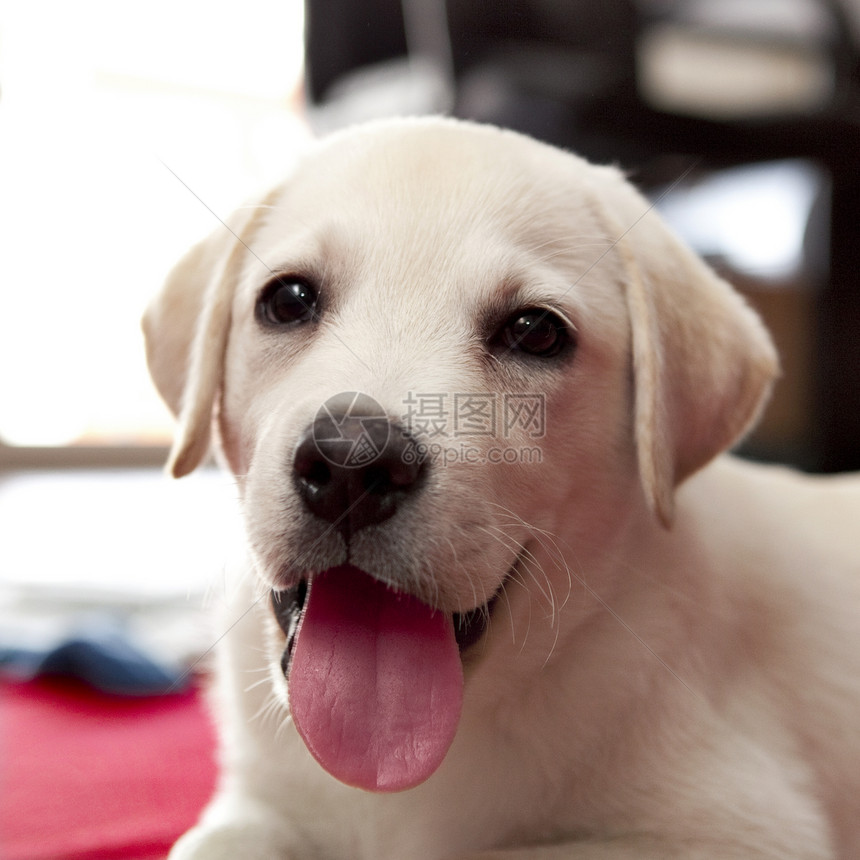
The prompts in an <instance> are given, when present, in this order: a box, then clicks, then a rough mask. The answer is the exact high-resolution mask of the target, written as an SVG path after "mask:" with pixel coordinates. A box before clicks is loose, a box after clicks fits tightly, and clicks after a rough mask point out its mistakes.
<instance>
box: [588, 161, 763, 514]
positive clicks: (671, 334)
mask: <svg viewBox="0 0 860 860" xmlns="http://www.w3.org/2000/svg"><path fill="white" fill-rule="evenodd" d="M599 172H601V173H603V174H604V178H605V179H606V182H605V184H604V183H603V182H601V183H599V184H598V185H597V187H596V188H595V191H596V193H597V200H596V203H597V206H598V208H599V209H600V210H601V213H602V214H603V216H604V218H605V222H606V227H607V229H608V230H609V232H610V239H612V240H614V241H615V243H616V244H615V250H616V253H617V254H618V256H619V257H620V260H621V263H622V267H623V270H624V277H625V281H626V283H625V288H626V296H627V307H628V311H629V315H630V323H631V331H632V360H633V376H634V399H635V402H634V427H635V434H636V451H637V455H638V460H639V473H640V478H641V481H642V485H643V487H644V489H645V493H646V496H647V498H648V501H649V504H650V505H651V507H652V509H653V510H654V512H655V513H656V514H657V516H658V517H659V518H660V520H661V521H662V522H663V524H664V525H667V526H668V525H669V524H670V523H671V521H672V515H673V502H674V489H675V487H676V486H677V485H678V484H679V483H680V482H681V481H683V480H684V479H685V478H687V477H688V476H690V475H691V474H692V473H693V472H695V471H696V470H698V469H700V468H701V467H702V466H704V465H705V464H706V463H707V462H709V461H710V460H711V459H712V458H713V457H715V456H716V455H717V454H719V453H720V452H722V451H724V450H726V449H728V448H730V447H731V446H732V445H734V444H735V443H736V442H738V441H739V439H740V438H741V437H742V436H743V434H744V433H745V432H746V431H747V430H748V429H749V428H750V427H751V425H752V424H753V423H754V421H755V420H756V418H757V417H758V415H759V412H760V411H761V408H762V407H763V405H764V403H765V402H766V400H767V396H768V394H769V392H770V389H771V386H772V384H773V380H774V379H775V377H776V375H777V373H778V364H779V362H778V358H777V355H776V350H775V349H774V346H773V343H772V341H771V339H770V336H769V335H768V333H767V331H766V330H765V328H764V326H763V325H762V322H761V320H760V319H759V317H758V316H757V314H756V313H755V312H754V311H753V310H752V309H751V308H750V307H749V306H748V305H747V304H746V302H745V301H744V299H743V298H742V297H741V296H740V295H739V294H738V293H737V292H736V291H735V290H734V289H733V288H732V287H730V286H729V285H728V284H727V283H726V282H725V281H723V280H722V279H721V278H719V277H717V275H716V274H715V273H714V272H713V271H712V270H711V269H710V268H709V267H708V266H707V265H706V264H705V263H704V262H703V261H702V260H701V259H700V258H699V257H698V256H697V255H696V254H694V253H693V252H692V251H691V250H690V249H689V248H687V247H686V246H685V245H683V244H682V243H681V242H680V241H679V240H678V239H677V237H676V236H675V235H674V234H673V233H672V232H671V231H670V230H669V229H668V228H667V227H666V225H665V224H664V223H663V221H662V219H661V218H660V217H659V215H658V214H657V213H656V212H655V211H654V209H653V207H652V206H651V205H650V204H649V203H648V201H646V200H645V199H644V198H643V197H642V196H641V195H639V194H638V193H637V192H636V191H635V190H634V189H633V188H632V187H631V186H630V185H629V184H628V183H627V181H626V180H625V179H624V178H623V177H622V176H621V174H620V173H619V172H618V171H616V170H614V169H612V168H600V169H599Z"/></svg>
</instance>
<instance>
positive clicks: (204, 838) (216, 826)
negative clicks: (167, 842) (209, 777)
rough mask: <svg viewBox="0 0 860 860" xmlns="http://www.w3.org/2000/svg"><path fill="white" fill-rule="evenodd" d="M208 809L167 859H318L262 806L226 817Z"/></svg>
mask: <svg viewBox="0 0 860 860" xmlns="http://www.w3.org/2000/svg"><path fill="white" fill-rule="evenodd" d="M215 812H216V808H213V809H211V810H209V813H208V814H207V815H206V816H205V817H204V819H203V821H201V822H200V823H199V824H198V825H197V826H195V827H193V828H191V830H189V831H188V832H187V833H186V834H185V835H184V836H182V838H181V839H180V840H179V841H178V842H177V843H176V844H175V845H174V846H173V849H172V850H171V852H170V855H169V857H168V860H276V858H277V860H315V858H316V857H317V856H318V855H317V854H316V852H315V851H314V850H313V849H312V848H310V847H309V846H308V845H307V844H306V843H305V842H304V840H302V839H301V838H300V837H299V836H298V835H297V834H296V833H295V831H293V830H292V828H288V827H286V826H285V823H284V821H283V820H279V819H278V817H277V816H276V815H275V813H274V812H273V811H271V810H269V809H265V808H263V807H256V806H255V807H253V808H252V807H250V806H248V805H246V804H243V808H242V809H241V810H234V811H233V813H232V814H230V813H227V814H224V811H223V810H218V811H217V814H212V813H215Z"/></svg>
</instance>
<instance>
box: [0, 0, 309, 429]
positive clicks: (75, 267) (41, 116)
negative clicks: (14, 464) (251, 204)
mask: <svg viewBox="0 0 860 860" xmlns="http://www.w3.org/2000/svg"><path fill="white" fill-rule="evenodd" d="M302 31H303V21H302V3H301V0H247V2H244V3H242V4H220V5H219V4H215V5H213V4H211V3H205V2H200V0H179V2H177V0H171V2H167V0H150V2H147V3H145V4H144V3H112V2H108V0H78V2H76V3H66V2H62V0H55V2H36V3H34V2H29V0H7V2H6V3H5V5H4V6H3V7H2V9H1V10H0V85H2V98H0V235H2V240H0V248H2V251H0V439H2V441H4V442H7V443H12V444H27V445H39V444H42V445H66V444H72V443H90V444H92V443H102V444H104V443H116V444H131V443H133V444H146V443H148V442H153V441H164V440H166V438H167V435H168V433H169V427H170V419H169V416H168V415H167V412H166V409H165V408H164V407H163V406H162V405H161V404H160V401H159V400H158V397H157V395H156V394H155V392H154V389H153V388H152V386H151V384H150V382H149V380H148V376H147V374H146V369H145V363H144V358H143V344H142V338H141V336H140V334H139V322H138V321H139V318H140V316H141V313H142V311H143V308H144V307H145V305H146V302H147V299H148V298H149V297H150V296H151V295H152V294H153V293H154V292H155V291H156V290H157V289H158V287H159V285H160V283H161V282H162V281H163V279H164V276H165V274H166V272H167V271H168V270H169V268H170V266H171V265H172V264H173V262H175V260H176V259H178V257H179V256H180V255H181V254H182V253H183V252H184V250H185V249H187V248H188V247H189V246H190V245H191V244H192V243H193V242H195V241H196V240H197V239H199V238H202V237H203V236H204V235H206V234H207V233H209V232H210V231H212V230H214V229H215V227H216V226H217V220H216V219H215V217H214V216H213V215H212V214H211V213H210V212H209V211H208V209H207V208H206V207H209V208H211V209H212V210H213V211H214V212H215V213H217V214H220V215H222V216H226V215H227V214H228V213H229V212H230V211H231V210H232V209H233V208H235V207H236V206H237V205H240V204H241V203H242V201H243V200H244V199H245V198H247V197H248V196H250V195H251V194H253V193H254V192H255V191H257V190H259V189H261V188H263V187H264V186H265V185H266V184H269V183H271V182H273V181H275V180H276V179H277V178H278V177H279V176H281V175H282V174H283V173H284V172H285V170H286V169H287V167H288V165H289V163H290V160H291V158H292V157H294V155H295V152H296V151H297V149H298V148H300V147H301V146H303V145H304V143H305V141H306V138H307V136H308V133H307V131H306V127H305V125H304V123H303V122H302V120H301V118H300V116H299V102H300V97H299V92H300V89H299V87H300V80H301V66H302ZM165 165H166V166H165ZM168 167H169V169H168ZM171 171H174V172H175V174H176V175H177V176H179V177H180V178H181V180H182V182H180V181H179V180H177V178H176V177H175V176H174V175H173V173H172V172H171ZM182 183H185V184H187V186H188V187H189V188H191V189H192V190H193V192H194V193H193V194H192V193H191V192H189V190H188V189H187V188H186V187H185V186H184V185H183V184H182ZM194 195H197V197H199V198H200V200H202V201H203V202H204V203H205V204H206V206H204V205H203V204H202V203H201V202H200V200H198V199H197V197H195V196H194Z"/></svg>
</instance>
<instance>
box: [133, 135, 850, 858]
mask: <svg viewBox="0 0 860 860" xmlns="http://www.w3.org/2000/svg"><path fill="white" fill-rule="evenodd" d="M144 325H145V330H146V335H147V341H148V352H149V363H150V367H151V370H152V374H153V376H154V378H155V381H156V383H157V385H158V387H159V389H160V390H161V393H162V394H163V396H164V398H165V400H166V401H167V403H168V404H169V405H170V406H171V407H172V409H173V410H174V411H175V413H176V414H177V416H178V419H179V430H178V435H177V439H176V442H175V446H174V449H173V453H172V456H171V461H170V469H171V471H172V472H173V474H174V475H177V476H181V475H184V474H186V473H188V472H190V471H191V470H193V469H194V468H195V467H196V466H197V465H198V464H199V463H200V462H201V460H202V459H203V458H204V456H205V455H206V453H207V451H208V450H209V448H210V441H211V442H212V446H213V447H214V449H215V450H216V452H217V454H218V456H219V458H220V460H221V461H222V462H223V463H224V464H225V465H226V466H227V467H228V468H229V469H230V471H231V472H232V474H233V475H234V476H235V481H236V485H237V488H238V492H239V496H240V500H241V509H242V516H243V521H244V533H245V534H246V536H247V565H246V567H245V569H244V570H242V571H241V572H240V574H239V575H238V581H237V583H236V584H235V588H234V589H233V590H232V592H231V594H232V601H233V604H232V612H231V614H229V618H230V619H235V618H237V617H241V620H240V621H239V622H238V623H236V624H235V625H234V626H232V627H230V628H229V630H228V632H227V634H226V635H225V636H224V638H223V640H222V641H221V642H220V643H219V647H220V649H221V653H220V663H219V666H218V672H219V687H218V715H219V719H220V721H221V727H222V759H223V776H222V780H221V784H220V787H219V790H218V792H217V795H216V797H215V798H214V800H213V801H212V803H211V805H210V806H209V807H208V809H207V810H206V811H205V813H204V815H203V817H202V819H201V821H200V823H199V824H198V825H197V826H196V827H195V828H193V829H192V830H191V831H190V832H189V833H188V834H186V835H185V836H184V837H183V838H182V839H181V840H180V841H179V843H178V844H177V846H176V848H175V849H174V851H173V853H172V854H171V857H172V858H173V860H192V858H193V860H236V858H242V860H275V858H284V860H310V858H315V860H316V858H318V860H337V858H349V860H357V859H359V858H360V859H361V860H442V858H471V860H479V858H481V860H490V858H499V860H501V858H511V860H557V859H560V858H564V860H574V858H583V860H584V858H636V860H645V858H661V860H662V858H671V857H677V858H685V860H703V858H738V860H751V858H773V860H785V858H806V860H813V858H815V860H824V858H843V860H849V858H856V857H860V539H858V531H857V528H858V522H860V519H858V518H860V481H858V480H856V479H853V478H850V479H849V478H830V479H813V478H807V477H801V476H800V475H797V474H794V473H792V472H790V471H788V470H784V469H780V468H766V467H760V466H754V465H748V464H744V463H741V462H739V461H736V460H734V459H732V458H730V457H728V456H725V455H723V452H724V451H725V450H726V449H728V448H730V447H731V446H732V445H733V444H734V443H736V442H737V441H738V439H739V438H740V437H741V436H742V435H743V433H744V432H745V431H746V430H747V429H748V428H749V426H750V424H751V423H752V422H753V421H754V420H755V418H756V416H757V414H758V412H759V410H760V408H761V406H762V403H763V401H764V400H765V399H766V397H767V394H768V390H769V388H770V385H771V382H772V380H773V378H774V376H775V374H776V370H777V359H776V356H775V354H774V350H773V347H772V345H771V341H770V339H769V338H768V335H767V334H766V332H765V330H764V328H763V327H762V325H761V323H760V322H759V320H758V318H757V317H756V316H755V315H754V314H753V313H752V311H751V310H750V309H749V308H748V307H747V306H746V305H745V304H744V302H743V300H742V299H741V298H740V297H739V296H738V295H737V294H736V293H735V292H733V290H732V289H731V288H730V287H729V286H728V285H727V284H726V283H724V282H723V281H721V280H720V279H719V278H717V277H716V276H715V274H714V273H713V272H712V271H711V270H710V269H708V268H707V267H706V266H705V265H704V264H703V263H702V262H701V261H700V260H699V259H698V258H697V257H696V256H694V255H693V254H692V253H691V252H690V251H689V250H688V249H687V248H685V247H684V246H683V245H681V244H680V243H679V242H678V240H677V239H676V238H675V237H674V236H673V235H672V234H671V233H670V232H669V231H668V230H667V228H666V227H665V226H664V225H663V224H662V223H661V221H660V219H659V218H658V216H657V215H656V214H655V213H654V212H653V211H652V210H651V209H650V208H649V205H648V203H647V202H646V201H645V200H644V199H643V198H642V197H641V196H639V194H637V193H636V192H635V191H634V190H633V189H632V188H631V187H630V186H629V185H628V184H627V183H626V182H625V180H624V179H623V178H622V176H621V175H620V174H619V172H618V171H616V170H614V169H611V168H606V167H594V166H591V165H589V164H587V163H585V162H584V161H582V160H581V159H579V158H577V157H575V156H573V155H570V154H566V153H564V152H561V151H558V150H556V149H553V148H551V147H548V146H545V145H542V144H540V143H537V142H535V141H532V140H530V139H527V138H525V137H523V136H520V135H517V134H514V133H510V132H505V131H500V130H498V129H493V128H489V127H479V126H474V125H470V124H465V123H460V122H455V121H446V120H438V119H428V120H414V121H394V122H386V123H380V124H374V125H370V126H366V127H361V128H358V129H355V130H351V131H348V132H346V133H342V134H339V135H337V136H335V137H332V138H330V139H328V140H327V141H325V142H323V143H321V144H319V145H318V146H317V147H316V148H315V149H314V150H313V151H312V152H311V153H310V154H309V155H308V156H307V157H306V158H305V159H304V160H303V161H302V162H301V164H300V165H299V166H298V168H297V169H296V170H295V172H294V174H293V175H292V176H291V177H289V178H288V180H287V181H286V182H285V183H284V184H283V185H281V186H280V187H278V188H276V189H275V190H274V191H272V192H271V193H270V194H269V195H268V196H266V197H265V198H264V199H262V200H260V201H258V202H257V203H256V204H255V205H252V206H249V207H247V208H245V209H243V210H241V211H240V212H239V213H237V214H236V215H235V216H234V217H233V218H232V219H231V220H230V222H229V226H225V227H224V228H222V229H219V230H217V231H216V233H215V234H214V235H213V236H212V237H210V238H209V239H207V240H206V241H204V242H203V243H202V244H200V245H198V246H197V247H195V248H194V249H192V250H191V251H190V253H189V254H188V255H187V256H186V257H185V258H184V259H183V260H182V261H181V262H180V263H179V264H178V266H177V267H176V269H175V270H174V271H173V273H172V274H171V276H170V278H169V280H168V282H167V285H166V287H165V288H164V290H163V292H162V293H161V295H160V296H159V297H158V298H157V299H156V300H155V301H154V303H153V304H152V306H151V307H150V309H149V311H148V313H147V315H146V319H145V323H144ZM226 626H227V625H226V623H225V627H226ZM261 681H262V682H261Z"/></svg>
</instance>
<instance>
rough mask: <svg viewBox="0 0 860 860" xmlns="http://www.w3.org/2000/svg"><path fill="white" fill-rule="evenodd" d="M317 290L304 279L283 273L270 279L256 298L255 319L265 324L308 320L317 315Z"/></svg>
mask: <svg viewBox="0 0 860 860" xmlns="http://www.w3.org/2000/svg"><path fill="white" fill-rule="evenodd" d="M317 299H318V296H317V292H316V290H315V289H314V288H313V287H312V286H311V285H310V284H309V283H308V282H307V281H305V280H303V279H301V278H298V277H296V276H294V275H283V276H281V277H278V278H275V279H274V280H273V281H270V282H269V283H268V284H266V286H265V287H264V288H263V292H262V293H261V294H260V298H259V299H258V300H257V319H258V320H259V321H260V322H261V323H264V324H265V325H273V326H283V325H292V324H294V323H303V322H308V321H310V320H312V319H315V318H316V316H317V313H316V307H317Z"/></svg>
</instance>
